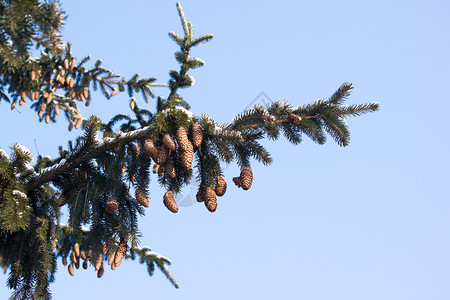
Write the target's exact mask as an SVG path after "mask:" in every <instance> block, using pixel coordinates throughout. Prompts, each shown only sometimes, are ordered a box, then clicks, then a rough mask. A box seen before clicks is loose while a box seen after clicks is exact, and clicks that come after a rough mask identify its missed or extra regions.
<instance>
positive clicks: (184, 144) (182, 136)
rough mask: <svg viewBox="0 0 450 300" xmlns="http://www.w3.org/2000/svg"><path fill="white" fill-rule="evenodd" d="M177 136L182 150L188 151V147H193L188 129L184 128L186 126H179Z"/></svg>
mask: <svg viewBox="0 0 450 300" xmlns="http://www.w3.org/2000/svg"><path fill="white" fill-rule="evenodd" d="M175 138H176V140H177V143H178V146H179V147H180V149H181V150H182V151H186V150H187V149H189V148H190V147H192V144H191V142H190V141H189V139H188V136H187V133H186V129H184V127H182V126H181V127H180V128H178V130H177V134H176V136H175ZM189 145H190V147H189Z"/></svg>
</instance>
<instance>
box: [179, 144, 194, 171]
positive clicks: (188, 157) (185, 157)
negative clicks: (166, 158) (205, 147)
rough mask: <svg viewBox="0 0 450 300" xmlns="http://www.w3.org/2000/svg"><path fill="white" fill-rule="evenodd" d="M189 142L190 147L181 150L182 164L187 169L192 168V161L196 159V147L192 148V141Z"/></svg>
mask: <svg viewBox="0 0 450 300" xmlns="http://www.w3.org/2000/svg"><path fill="white" fill-rule="evenodd" d="M188 142H189V141H188ZM189 144H190V148H188V149H187V150H182V151H181V152H180V160H181V165H182V166H183V169H185V170H186V171H189V170H190V169H191V168H192V161H193V159H194V149H193V148H192V144H191V143H190V142H189Z"/></svg>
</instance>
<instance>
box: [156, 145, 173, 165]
mask: <svg viewBox="0 0 450 300" xmlns="http://www.w3.org/2000/svg"><path fill="white" fill-rule="evenodd" d="M169 155H170V150H169V149H167V148H166V147H165V146H164V145H162V147H160V148H159V149H158V153H157V154H156V159H155V163H157V164H158V165H161V166H162V165H164V163H165V162H166V161H167V158H168V157H169Z"/></svg>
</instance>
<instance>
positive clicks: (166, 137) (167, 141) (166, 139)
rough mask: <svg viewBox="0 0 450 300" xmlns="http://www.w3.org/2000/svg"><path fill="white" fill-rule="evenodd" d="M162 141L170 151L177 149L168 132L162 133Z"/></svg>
mask: <svg viewBox="0 0 450 300" xmlns="http://www.w3.org/2000/svg"><path fill="white" fill-rule="evenodd" d="M162 143H163V145H164V146H165V147H166V148H167V149H169V150H170V151H175V150H176V149H177V145H175V141H174V140H173V139H172V138H171V137H170V135H169V134H165V135H164V137H163V139H162Z"/></svg>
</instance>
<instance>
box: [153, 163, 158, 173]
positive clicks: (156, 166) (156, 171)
mask: <svg viewBox="0 0 450 300" xmlns="http://www.w3.org/2000/svg"><path fill="white" fill-rule="evenodd" d="M158 171H159V165H158V164H154V165H153V173H154V174H156V173H158Z"/></svg>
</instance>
